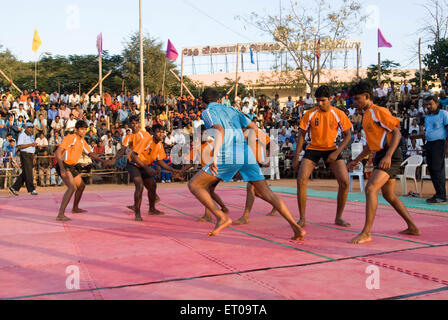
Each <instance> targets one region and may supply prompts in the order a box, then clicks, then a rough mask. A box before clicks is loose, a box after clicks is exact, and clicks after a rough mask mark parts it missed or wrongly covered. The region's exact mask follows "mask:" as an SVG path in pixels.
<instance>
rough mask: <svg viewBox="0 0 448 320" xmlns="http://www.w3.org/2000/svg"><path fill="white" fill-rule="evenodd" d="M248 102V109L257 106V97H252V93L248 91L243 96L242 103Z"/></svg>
mask: <svg viewBox="0 0 448 320" xmlns="http://www.w3.org/2000/svg"><path fill="white" fill-rule="evenodd" d="M246 102H247V103H249V109H254V108H255V107H256V106H257V99H255V98H254V97H252V94H251V93H250V92H249V93H248V94H247V97H245V98H244V100H243V103H244V104H245V103H246Z"/></svg>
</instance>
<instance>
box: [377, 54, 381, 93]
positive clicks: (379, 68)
mask: <svg viewBox="0 0 448 320" xmlns="http://www.w3.org/2000/svg"><path fill="white" fill-rule="evenodd" d="M378 85H381V52H378Z"/></svg>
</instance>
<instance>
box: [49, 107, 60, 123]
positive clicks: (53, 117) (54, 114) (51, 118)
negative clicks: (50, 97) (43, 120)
mask: <svg viewBox="0 0 448 320" xmlns="http://www.w3.org/2000/svg"><path fill="white" fill-rule="evenodd" d="M47 116H48V125H49V126H51V124H52V122H53V121H54V120H56V117H57V116H58V110H57V109H56V105H54V104H52V105H51V109H49V110H48V112H47Z"/></svg>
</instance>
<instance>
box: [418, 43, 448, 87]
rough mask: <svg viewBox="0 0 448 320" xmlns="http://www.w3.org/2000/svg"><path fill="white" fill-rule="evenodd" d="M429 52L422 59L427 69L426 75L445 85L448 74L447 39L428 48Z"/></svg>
mask: <svg viewBox="0 0 448 320" xmlns="http://www.w3.org/2000/svg"><path fill="white" fill-rule="evenodd" d="M429 50H430V52H429V53H428V54H426V55H425V57H424V58H423V62H424V64H425V65H426V66H427V67H428V73H429V74H430V75H435V76H437V78H439V80H440V82H442V83H445V80H446V74H447V72H448V39H440V40H439V41H437V42H436V43H435V44H434V45H430V46H429Z"/></svg>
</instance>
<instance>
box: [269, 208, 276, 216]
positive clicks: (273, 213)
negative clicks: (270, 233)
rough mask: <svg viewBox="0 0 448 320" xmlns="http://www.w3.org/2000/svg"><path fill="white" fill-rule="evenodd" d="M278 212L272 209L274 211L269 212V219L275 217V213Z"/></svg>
mask: <svg viewBox="0 0 448 320" xmlns="http://www.w3.org/2000/svg"><path fill="white" fill-rule="evenodd" d="M276 212H277V210H275V209H272V211H271V212H269V213H268V215H267V216H268V217H275V213H276Z"/></svg>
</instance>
